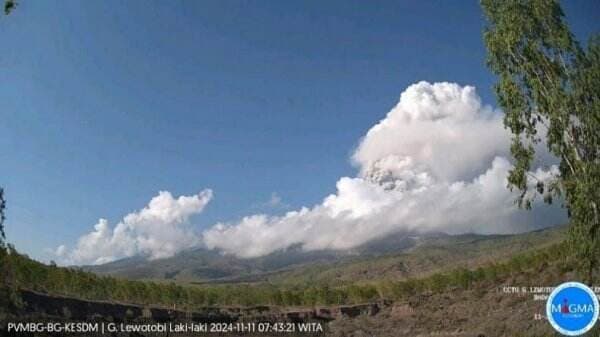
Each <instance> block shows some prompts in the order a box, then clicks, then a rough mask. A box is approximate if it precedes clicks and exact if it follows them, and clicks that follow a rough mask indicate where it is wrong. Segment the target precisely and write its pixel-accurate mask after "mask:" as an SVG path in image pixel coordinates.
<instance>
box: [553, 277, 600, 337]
mask: <svg viewBox="0 0 600 337" xmlns="http://www.w3.org/2000/svg"><path fill="white" fill-rule="evenodd" d="M599 310H600V306H599V305H598V298H597V297H596V294H594V292H593V291H592V289H590V288H589V287H588V286H586V285H584V284H582V283H579V282H567V283H563V284H561V285H559V286H558V287H556V288H555V289H554V290H553V291H552V293H550V296H548V301H547V302H546V315H547V317H548V321H549V322H550V324H551V325H552V327H554V329H555V330H556V331H558V332H560V333H561V334H563V335H567V336H579V335H582V334H584V333H586V332H588V331H589V330H590V329H591V328H592V327H593V326H594V324H596V321H598V312H599Z"/></svg>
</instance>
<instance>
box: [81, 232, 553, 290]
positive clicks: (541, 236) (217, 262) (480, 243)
mask: <svg viewBox="0 0 600 337" xmlns="http://www.w3.org/2000/svg"><path fill="white" fill-rule="evenodd" d="M564 234H565V227H553V228H548V229H543V230H538V231H533V232H528V233H524V234H515V235H477V234H464V235H456V236H452V235H447V234H441V233H433V234H426V235H423V234H420V235H417V234H415V233H398V234H395V235H391V236H388V237H386V238H383V239H379V240H374V241H371V242H369V243H367V244H364V245H362V246H360V247H357V248H354V249H351V250H343V251H336V250H320V251H310V252H305V251H303V250H302V249H300V248H299V247H292V248H290V249H287V250H284V251H278V252H274V253H272V254H269V255H266V256H263V257H259V258H251V259H240V258H236V257H234V256H231V255H223V254H221V253H220V252H218V251H215V250H207V249H196V250H190V251H185V252H182V253H179V254H177V255H175V256H173V257H171V258H166V259H159V260H147V259H145V258H143V257H132V258H126V259H122V260H118V261H114V262H111V263H107V264H104V265H99V266H85V267H83V269H84V270H87V271H92V272H94V273H97V274H101V275H113V276H117V277H123V278H128V279H137V280H149V279H152V280H168V281H176V282H178V283H254V282H265V281H266V282H269V283H274V284H287V285H294V284H308V283H319V284H332V285H339V284H345V283H351V282H357V281H368V280H375V279H386V278H390V279H403V278H407V277H416V276H419V277H420V276H425V275H428V274H431V273H433V272H438V271H443V270H447V269H451V268H456V267H463V266H464V267H476V266H479V265H482V264H485V263H489V262H494V261H497V260H499V259H503V258H508V257H510V256H512V255H514V254H516V253H520V252H524V251H528V250H531V249H537V248H541V247H544V246H547V245H551V244H554V243H556V242H558V241H560V240H561V239H562V238H563V237H564Z"/></svg>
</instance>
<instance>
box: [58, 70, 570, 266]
mask: <svg viewBox="0 0 600 337" xmlns="http://www.w3.org/2000/svg"><path fill="white" fill-rule="evenodd" d="M509 138H510V137H509V133H508V131H506V130H505V129H504V128H503V125H502V116H501V113H500V112H499V111H496V110H494V109H492V108H491V107H490V106H483V105H482V104H481V101H480V99H479V96H477V94H476V92H475V89H474V88H473V87H470V86H465V87H462V86H460V85H458V84H454V83H434V84H430V83H427V82H420V83H417V84H414V85H411V86H410V87H408V88H407V89H406V90H405V91H404V92H403V93H402V94H401V96H400V100H399V102H398V104H397V105H396V106H395V107H394V108H393V109H392V110H391V111H390V112H389V113H388V114H387V115H386V117H385V118H384V119H383V120H381V121H380V122H379V123H377V124H376V125H375V126H373V127H372V128H371V129H370V130H369V131H368V132H367V134H366V135H365V136H364V137H363V138H362V139H361V140H360V143H359V145H358V147H357V149H356V151H355V152H354V154H353V155H352V162H353V163H354V164H355V165H356V166H357V169H358V175H357V176H356V177H341V178H340V179H339V180H338V182H337V184H336V187H337V191H336V193H335V194H332V195H329V196H327V197H325V198H324V199H323V201H322V202H321V203H320V204H317V205H315V206H313V207H311V208H307V207H303V208H301V209H299V210H297V211H291V212H287V213H286V214H284V215H281V216H270V215H267V214H255V215H251V216H247V217H244V218H243V219H242V220H240V221H238V222H235V223H217V224H216V225H214V226H212V227H211V228H209V229H207V230H205V231H204V232H203V233H202V235H197V234H196V233H195V232H193V231H192V229H191V228H190V227H189V226H188V225H187V223H188V219H189V218H190V216H191V215H193V214H197V213H200V212H202V210H203V209H204V207H205V206H206V204H207V203H208V202H209V201H210V200H211V198H212V192H211V191H210V190H205V191H203V192H201V193H200V194H198V195H194V196H189V197H186V196H182V197H179V198H177V199H175V198H173V197H172V196H171V194H170V193H169V192H160V193H159V195H158V196H156V197H154V198H153V199H152V200H151V201H150V203H149V204H148V206H147V207H145V208H144V209H142V210H140V211H138V212H134V213H131V214H129V215H127V216H125V217H124V218H123V220H122V221H121V222H119V223H118V224H117V225H116V226H115V228H114V229H111V227H110V226H109V225H108V222H107V221H106V220H104V219H100V220H99V222H98V224H96V225H95V226H94V230H93V231H91V232H90V233H88V234H86V235H84V236H82V237H81V238H80V239H79V241H78V243H77V246H76V247H75V248H74V249H73V250H68V249H67V248H66V247H64V246H61V247H58V248H57V249H56V252H55V253H56V255H57V256H59V257H61V258H62V260H63V262H68V263H78V264H83V263H93V264H98V263H105V262H108V261H112V260H115V259H117V258H120V257H127V256H133V255H137V254H143V255H146V256H148V257H150V258H162V257H168V256H172V255H174V254H175V253H177V252H179V251H181V250H183V249H186V248H190V247H196V246H202V245H204V246H206V247H208V248H210V249H213V248H214V249H219V250H222V251H223V252H225V253H230V254H235V255H237V256H240V257H256V256H261V255H265V254H268V253H271V252H273V251H276V250H280V249H285V248H288V247H290V246H292V245H300V246H301V247H302V248H303V249H305V250H315V249H348V248H352V247H356V246H358V245H360V244H363V243H366V242H367V241H370V240H372V239H375V238H379V237H383V236H385V235H388V234H391V233H394V232H398V231H417V232H418V231H421V232H426V231H443V232H447V233H451V234H458V233H465V232H473V233H485V234H489V233H515V232H521V231H527V230H530V229H534V228H540V227H545V226H550V225H554V224H557V223H560V222H562V221H564V220H565V219H566V217H565V214H564V212H563V211H561V210H560V209H558V208H557V207H535V208H534V210H533V211H524V210H519V209H518V208H517V207H516V205H515V203H514V201H515V198H516V194H514V193H511V192H510V191H509V190H508V189H507V181H506V177H507V174H508V171H509V170H510V168H511V164H510V162H509V160H508V159H507V158H508V157H509V153H508V151H509ZM549 158H550V157H546V160H547V159H549ZM541 164H548V163H541ZM556 174H558V170H557V168H556V166H550V167H549V168H548V169H542V168H538V169H537V170H536V171H534V172H531V176H532V177H536V178H531V180H532V181H530V184H534V183H535V181H534V180H535V179H542V180H545V179H550V178H551V177H552V176H553V175H556ZM307 179H308V178H307ZM261 205H262V206H266V207H268V208H271V209H272V208H274V207H279V208H281V206H285V204H283V202H282V201H281V198H280V197H279V196H278V195H277V194H276V193H273V194H272V195H271V198H270V199H269V200H268V202H266V203H263V204H261Z"/></svg>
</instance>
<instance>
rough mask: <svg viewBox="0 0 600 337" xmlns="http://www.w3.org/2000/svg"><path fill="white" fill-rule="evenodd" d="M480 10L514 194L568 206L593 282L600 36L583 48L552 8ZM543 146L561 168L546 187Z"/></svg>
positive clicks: (500, 1) (599, 221)
mask: <svg viewBox="0 0 600 337" xmlns="http://www.w3.org/2000/svg"><path fill="white" fill-rule="evenodd" d="M481 4H482V7H483V10H484V12H485V15H486V16H487V18H488V21H489V24H488V27H487V29H486V31H485V33H484V39H485V43H486V47H487V50H488V65H489V66H490V68H491V69H492V71H493V72H494V73H496V74H497V75H498V76H499V82H498V84H497V85H496V93H497V96H498V102H499V104H500V106H501V107H502V108H503V110H504V113H505V117H504V124H505V126H506V127H507V128H508V129H510V130H511V132H512V134H513V141H512V145H511V153H512V154H513V157H514V159H515V166H514V169H513V170H512V171H511V172H510V175H509V178H508V180H509V186H510V187H511V188H515V189H517V190H519V191H520V192H521V195H520V198H519V200H518V202H519V205H520V206H523V207H525V208H530V207H531V205H532V200H533V199H534V198H535V197H536V196H537V195H542V196H543V198H544V201H545V202H548V203H551V202H552V200H553V197H559V198H561V199H562V200H564V204H565V206H566V208H567V209H568V211H569V216H570V220H571V223H570V243H571V244H570V247H571V248H572V249H573V251H574V253H575V254H576V255H577V257H578V259H577V260H576V261H577V262H578V267H579V270H580V271H581V272H583V273H584V274H585V277H586V278H587V279H588V282H592V281H593V280H594V277H595V276H597V275H595V274H594V271H595V270H596V269H597V268H598V264H599V263H600V209H599V205H598V202H599V201H600V187H599V186H600V132H599V130H600V35H596V36H595V37H593V38H591V39H590V41H589V43H588V46H587V48H583V47H581V46H580V45H579V43H578V42H577V41H576V40H575V38H574V36H573V34H572V33H571V31H570V30H569V27H568V26H567V24H566V22H565V20H564V13H563V11H562V9H561V7H560V5H559V4H558V2H557V1H554V0H551V1H549V0H527V1H522V0H509V1H506V0H482V2H481ZM541 142H544V143H545V144H546V146H547V149H548V151H549V152H550V153H551V154H553V155H554V156H556V158H558V159H559V160H560V165H559V167H558V169H559V174H557V175H555V176H554V177H550V178H548V179H542V178H540V177H535V176H534V175H533V174H531V173H530V169H531V166H532V163H533V162H534V160H535V159H536V158H535V156H536V150H537V152H538V156H540V154H539V146H537V144H539V143H541ZM536 147H537V148H536ZM541 156H543V154H541Z"/></svg>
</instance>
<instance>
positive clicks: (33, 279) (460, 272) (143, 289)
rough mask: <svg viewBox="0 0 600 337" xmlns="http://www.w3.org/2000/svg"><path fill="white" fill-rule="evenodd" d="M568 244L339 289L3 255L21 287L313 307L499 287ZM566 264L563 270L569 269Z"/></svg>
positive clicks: (159, 300) (185, 303)
mask: <svg viewBox="0 0 600 337" xmlns="http://www.w3.org/2000/svg"><path fill="white" fill-rule="evenodd" d="M563 248H564V244H556V245H553V246H551V247H548V248H545V249H540V250H538V251H534V252H529V253H525V254H521V255H517V256H515V257H513V258H511V259H509V260H507V261H505V262H502V263H492V264H488V265H486V266H481V267H478V268H475V269H466V268H458V269H455V270H452V271H449V272H444V273H436V274H433V275H431V276H428V277H425V278H420V279H417V278H413V279H406V280H403V281H392V280H385V281H378V282H370V283H363V284H349V285H343V286H338V287H330V286H327V285H324V286H307V285H304V286H293V287H285V286H275V285H272V284H266V283H262V284H258V285H240V284H235V285H203V286H182V285H177V284H175V283H156V282H146V281H131V280H124V279H118V278H114V277H110V276H98V275H95V274H92V273H88V272H84V271H82V270H77V269H72V268H62V267H56V266H48V265H44V264H42V263H39V262H36V261H33V260H31V259H29V258H28V257H26V256H23V255H19V254H17V253H16V252H14V251H11V252H10V254H4V255H3V256H2V257H1V260H2V263H9V264H10V265H11V266H12V268H13V270H14V273H15V279H16V283H17V285H18V287H19V288H21V289H29V290H34V291H39V292H44V293H48V294H53V295H64V296H72V297H77V298H83V299H89V300H104V301H117V302H127V303H136V304H143V305H155V306H166V307H173V306H174V305H175V306H176V307H177V308H179V309H190V310H194V309H199V308H202V307H206V306H252V305H276V306H315V305H341V304H354V303H365V302H374V301H380V300H384V299H385V300H401V299H405V298H406V297H408V296H413V295H417V294H423V293H435V292H442V291H446V290H448V289H470V288H471V287H473V286H474V285H476V284H479V285H481V284H482V283H483V284H487V285H490V286H495V285H497V284H496V283H497V282H498V281H501V280H502V279H503V278H506V277H508V276H510V275H514V274H520V273H525V272H527V271H528V270H529V271H533V272H535V270H536V268H540V267H544V266H546V265H547V264H548V261H566V258H567V256H566V255H565V253H564V251H565V250H564V249H563ZM568 265H569V264H568V263H565V264H564V265H562V268H566V269H568V267H566V266H568Z"/></svg>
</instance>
